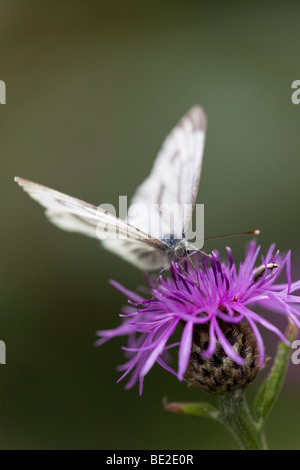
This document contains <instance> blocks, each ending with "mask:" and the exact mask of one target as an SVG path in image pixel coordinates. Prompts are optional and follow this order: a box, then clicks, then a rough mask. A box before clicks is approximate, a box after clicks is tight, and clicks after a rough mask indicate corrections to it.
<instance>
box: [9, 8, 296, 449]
mask: <svg viewBox="0 0 300 470" xmlns="http://www.w3.org/2000/svg"><path fill="white" fill-rule="evenodd" d="M0 6H1V17H0V48H1V62H0V64H1V67H0V79H1V80H4V81H5V82H6V86H7V104H6V105H2V106H0V121H1V126H0V159H1V173H0V178H1V184H0V205H1V221H2V223H1V231H0V237H1V269H0V272H1V283H0V289H1V295H0V303H1V322H0V325H1V326H0V331H1V334H0V339H2V340H4V341H5V342H6V346H7V365H6V366H2V367H1V371H0V372H1V379H0V383H1V386H0V401H1V407H0V447H1V448H2V449H15V448H21V449H29V448H31V449H32V448H33V449H53V448H59V449H64V448H72V449H75V448H77V449H87V448H99V449H101V448H103V449H127V448H131V449H135V448H136V449H193V448H201V449H230V448H231V449H235V448H237V445H236V443H235V441H234V440H233V438H232V437H231V436H230V435H229V434H228V433H227V431H225V430H224V429H223V428H222V427H221V425H219V424H217V423H214V422H210V421H208V420H206V419H202V420H201V419H193V418H190V417H184V416H176V415H171V414H168V413H167V412H165V411H164V410H163V408H162V398H163V397H164V396H167V397H168V399H169V400H197V399H201V400H203V399H205V400H210V397H209V396H208V395H206V394H205V393H204V392H203V393H202V392H201V393H200V392H198V391H196V390H192V389H187V388H186V385H185V384H183V383H179V382H178V381H177V380H176V378H175V377H173V376H171V374H168V373H167V372H165V371H164V370H163V369H161V368H159V366H157V367H155V368H154V369H153V370H152V371H151V372H150V374H149V375H148V376H147V377H146V381H145V388H144V393H143V396H142V398H140V397H139V396H138V390H137V387H135V388H134V389H132V390H130V391H125V390H124V389H123V386H124V383H120V384H116V380H117V378H118V372H116V370H115V367H116V365H118V364H120V363H122V362H123V353H122V351H121V349H120V347H121V345H122V344H123V342H122V339H120V340H115V341H112V342H110V343H108V344H106V345H104V346H102V347H101V348H95V347H94V344H93V343H94V340H95V331H96V330H97V329H104V328H112V327H115V326H117V325H118V323H119V317H118V314H119V312H120V309H121V306H122V305H123V304H124V302H125V300H126V299H125V298H124V297H123V296H122V295H121V294H120V293H118V292H116V291H115V290H114V289H113V288H112V287H110V286H109V285H108V279H110V278H113V279H116V280H118V281H119V282H121V283H123V284H125V285H126V286H127V287H129V288H131V289H135V287H136V286H137V285H139V284H142V283H143V282H144V281H143V277H142V274H141V273H140V272H138V271H137V270H136V269H135V268H134V267H132V266H130V265H129V264H126V263H125V262H123V261H122V260H121V259H119V258H118V257H116V256H114V255H112V254H111V253H108V252H105V251H104V250H102V249H100V248H99V246H98V243H97V241H95V240H92V239H88V238H85V237H83V236H80V235H75V234H68V233H65V232H62V231H59V230H58V229H57V228H56V227H54V226H52V225H51V224H49V223H48V221H47V220H46V218H45V217H44V215H43V211H42V209H41V208H40V207H39V206H38V205H37V204H36V203H35V202H33V201H31V200H30V199H29V198H28V197H27V196H26V195H25V194H24V193H23V192H22V191H21V190H20V188H18V187H17V186H16V185H15V184H14V183H13V177H14V176H15V175H18V176H23V177H25V178H29V179H32V180H34V181H37V182H40V183H43V184H46V185H49V186H52V187H54V188H56V189H59V190H61V191H63V192H66V193H68V194H71V195H75V196H77V197H79V198H82V199H84V200H86V201H90V202H93V203H95V204H97V205H98V204H100V203H112V204H117V202H118V196H119V195H128V196H129V197H130V196H132V194H133V192H134V190H135V188H136V186H137V185H138V184H139V183H140V182H141V181H142V179H143V178H145V177H146V176H147V175H148V173H149V170H150V168H151V166H152V164H153V160H154V157H155V155H156V152H157V151H158V149H159V147H160V144H161V142H162V140H163V139H164V137H165V136H166V134H167V133H168V132H169V130H170V129H171V128H172V126H173V125H174V124H175V123H176V122H177V121H178V120H179V118H180V117H181V116H182V115H183V114H184V113H185V112H186V111H187V110H188V109H189V108H190V107H191V106H192V105H193V104H195V103H200V104H202V105H203V107H204V108H205V110H206V113H207V116H208V134H207V143H206V149H205V157H204V166H203V171H202V177H201V183H200V191H199V198H198V202H201V203H204V204H205V235H206V236H209V235H217V234H222V233H228V232H234V231H243V230H249V229H254V228H259V229H260V230H261V231H262V235H261V236H260V242H261V243H262V246H263V249H266V248H267V247H268V245H269V243H270V242H273V241H274V242H276V244H277V245H278V247H279V248H280V249H281V250H282V251H285V250H287V249H288V248H292V249H293V252H294V258H293V260H294V274H295V276H297V275H298V278H299V277H300V268H298V269H297V264H298V266H299V262H300V250H299V235H300V224H299V220H298V219H299V215H298V209H299V176H300V158H299V157H300V140H299V136H300V106H295V105H293V104H292V102H291V93H292V90H291V83H292V81H294V80H296V79H299V78H300V61H299V50H300V36H299V14H300V5H299V2H296V1H295V2H292V1H290V2H263V1H262V2H256V3H255V2H251V3H248V4H246V2H201V1H185V2H183V1H177V0H173V1H170V0H169V1H165V0H152V1H151V2H150V1H149V2H147V1H144V2H139V1H132V0H127V1H126V2H125V1H123V2H122V1H114V0H113V1H109V2H108V1H106V2H104V1H85V2H83V1H72V2H71V1H53V0H52V1H51V2H50V1H43V2H37V1H28V0H22V1H21V0H14V2H11V1H8V0H2V1H0ZM227 243H228V244H230V245H231V246H232V248H233V249H234V252H235V253H236V256H237V257H240V256H242V253H243V252H244V246H245V239H242V238H239V239H232V240H228V241H226V242H224V241H223V240H220V241H218V242H215V243H214V244H212V242H210V244H207V245H205V248H206V249H207V250H210V249H213V248H215V247H216V248H218V249H220V250H221V251H222V252H223V250H224V246H225V244H227ZM297 272H298V274H297ZM273 343H274V344H275V343H276V341H275V337H273V336H272V337H271V343H270V345H269V347H270V351H271V352H270V351H268V353H270V354H271V353H272V347H273V348H274V344H273ZM299 371H300V366H293V368H291V369H290V373H289V377H288V379H287V381H286V383H285V386H284V389H283V393H282V395H281V398H280V400H279V401H278V403H277V405H276V408H275V409H274V410H273V413H272V414H271V416H270V418H269V420H268V422H267V435H268V441H269V444H270V447H271V448H273V449H276V448H277V449H278V448H282V449H300V438H299V435H300V434H299V429H300V406H299V405H300V400H299V390H300V380H299ZM261 375H262V374H261ZM260 380H261V378H260V379H259V378H258V379H257V381H256V383H254V385H253V386H252V387H251V390H250V395H251V393H253V390H255V388H256V387H257V384H258V383H259V382H260ZM252 389H253V390H252ZM212 401H213V399H212Z"/></svg>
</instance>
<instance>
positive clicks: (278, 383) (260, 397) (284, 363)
mask: <svg viewBox="0 0 300 470" xmlns="http://www.w3.org/2000/svg"><path fill="white" fill-rule="evenodd" d="M297 331H298V329H297V327H296V325H295V324H294V323H289V325H288V327H287V329H286V332H285V336H286V337H287V339H288V340H289V341H290V342H291V343H292V342H293V341H294V339H295V338H296V336H297ZM290 354H291V348H290V347H289V346H287V345H286V344H284V343H283V342H280V344H279V346H278V349H277V354H276V357H275V360H274V364H273V366H272V369H271V371H270V373H269V375H268V377H267V378H266V380H265V382H264V383H263V385H262V386H261V388H260V389H259V391H258V393H257V396H256V399H255V403H254V415H255V418H256V419H257V420H258V422H259V423H260V424H261V425H262V423H263V422H264V420H265V419H266V417H267V415H268V413H269V411H270V410H271V408H272V406H273V404H274V402H275V400H276V398H277V396H278V394H279V392H280V389H281V387H282V383H283V379H284V376H285V373H286V370H287V367H288V363H289V358H290Z"/></svg>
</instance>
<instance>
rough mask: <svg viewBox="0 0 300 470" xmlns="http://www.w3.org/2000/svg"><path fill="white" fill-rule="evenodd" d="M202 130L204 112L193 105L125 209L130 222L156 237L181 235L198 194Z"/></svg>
mask: <svg viewBox="0 0 300 470" xmlns="http://www.w3.org/2000/svg"><path fill="white" fill-rule="evenodd" d="M205 132H206V116H205V113H204V111H203V109H202V108H201V107H200V106H194V107H193V108H192V109H190V111H189V112H188V113H187V114H186V115H185V116H184V117H183V118H182V119H181V121H180V122H179V123H178V124H177V126H176V127H175V128H174V129H173V130H172V132H171V133H170V134H169V135H168V137H167V138H166V140H165V141H164V143H163V145H162V148H161V150H160V151H159V153H158V155H157V158H156V160H155V162H154V165H153V168H152V171H151V173H150V175H149V176H148V178H147V179H146V180H145V181H144V182H143V183H142V184H141V185H140V186H139V187H138V189H137V191H136V193H135V194H134V196H133V199H132V201H131V206H130V207H129V210H128V221H129V222H130V223H131V224H133V225H134V226H136V227H139V228H140V229H141V230H144V231H145V232H146V233H150V234H151V235H152V236H155V237H156V238H165V237H168V236H169V235H170V234H173V235H174V237H175V238H184V235H185V234H186V233H187V230H188V226H189V223H190V220H191V216H192V211H193V208H194V205H195V202H196V197H197V193H198V187H199V180H200V173H201V166H202V157H203V150H204V142H205ZM170 207H173V209H172V211H171V214H170V211H169V210H168V208H170Z"/></svg>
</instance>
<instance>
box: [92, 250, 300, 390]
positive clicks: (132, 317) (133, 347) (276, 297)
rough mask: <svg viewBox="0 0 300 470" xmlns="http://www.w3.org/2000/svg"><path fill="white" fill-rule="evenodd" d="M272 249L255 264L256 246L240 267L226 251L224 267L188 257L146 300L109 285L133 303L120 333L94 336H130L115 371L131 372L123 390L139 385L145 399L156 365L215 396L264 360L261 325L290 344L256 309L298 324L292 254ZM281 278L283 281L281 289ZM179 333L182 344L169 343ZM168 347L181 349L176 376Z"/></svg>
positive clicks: (213, 259)
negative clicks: (146, 383)
mask: <svg viewBox="0 0 300 470" xmlns="http://www.w3.org/2000/svg"><path fill="white" fill-rule="evenodd" d="M274 249H275V246H274V245H271V246H270V248H269V250H268V253H267V254H266V256H265V257H263V256H262V257H261V262H260V261H258V255H259V251H260V247H257V246H256V243H255V242H254V241H253V242H251V243H250V245H249V248H248V250H247V252H246V257H245V260H244V261H243V262H242V263H240V264H239V266H237V265H236V264H235V263H234V261H233V257H232V253H231V250H230V248H227V255H228V260H227V262H224V261H222V260H221V258H220V255H219V253H218V252H216V251H214V252H212V254H211V255H209V257H207V256H205V255H196V256H193V258H192V260H190V261H186V262H185V263H184V265H183V266H180V265H179V264H177V263H173V264H172V266H171V268H170V271H169V273H167V276H166V279H165V278H164V276H162V275H160V276H159V279H158V280H157V281H149V284H150V287H149V298H147V299H145V298H144V297H141V296H140V295H138V294H136V293H133V292H131V291H128V290H127V289H125V288H123V287H122V286H120V285H119V284H118V283H116V282H112V284H113V285H114V286H115V287H116V288H117V289H118V290H120V291H121V292H123V293H124V294H125V295H126V296H127V297H128V298H129V301H128V302H129V304H130V305H128V306H127V307H125V309H124V311H123V314H122V315H121V317H123V323H122V324H121V325H120V326H119V327H117V328H115V329H113V330H105V331H98V332H97V335H98V336H99V337H100V339H99V340H98V341H97V343H96V344H97V345H100V344H103V343H104V342H106V341H107V340H109V339H111V338H113V337H116V336H123V335H125V336H128V345H127V346H126V347H124V348H123V349H124V350H125V352H126V355H127V357H128V360H127V362H126V363H125V364H123V365H122V366H119V370H121V371H123V375H122V376H121V377H120V379H119V380H121V379H123V378H124V377H125V376H127V375H128V374H130V373H131V378H130V380H129V382H128V383H127V385H126V388H130V387H132V386H133V385H134V384H135V383H136V382H137V381H139V389H140V393H142V388H143V381H144V377H145V375H146V374H147V373H148V372H149V371H150V369H151V368H152V367H153V365H154V364H155V363H158V364H159V365H161V366H162V367H163V368H165V369H166V370H167V371H169V372H172V373H173V374H175V375H176V376H177V378H178V379H179V380H184V376H185V375H187V376H188V377H189V378H192V382H193V383H197V384H198V385H199V386H200V387H201V388H204V389H206V390H209V391H212V392H224V391H226V390H234V389H235V388H244V387H245V386H246V385H247V384H248V383H250V382H251V381H252V380H253V379H254V377H255V375H256V373H257V371H258V369H259V368H261V367H263V365H264V362H265V352H264V342H263V339H262V336H261V333H260V331H259V328H258V325H259V326H263V327H265V328H267V329H268V330H270V331H272V332H273V333H275V334H276V335H277V336H278V338H279V339H280V340H282V341H284V342H285V343H286V344H288V345H290V343H289V341H288V340H287V339H286V338H285V336H284V334H283V333H282V332H281V331H280V329H279V328H278V327H277V326H275V325H274V324H273V323H271V322H270V321H268V320H266V319H265V318H264V317H263V316H262V315H261V314H258V313H257V312H255V311H254V307H255V306H263V307H265V308H266V309H268V310H270V311H272V312H276V313H281V314H282V315H284V316H285V317H286V318H287V319H289V320H290V321H293V322H294V323H295V324H296V325H297V326H298V327H299V326H300V321H299V316H300V313H299V309H298V306H299V304H300V297H299V296H296V295H293V294H292V293H293V292H294V291H295V290H297V289H299V288H300V281H298V282H295V283H292V282H291V266H290V264H291V262H290V258H291V255H290V252H288V253H287V254H286V255H285V256H284V257H282V258H281V259H280V256H279V253H278V252H277V253H275V254H274ZM197 256H198V257H197ZM275 261H276V263H275ZM283 272H284V273H285V274H286V278H287V279H286V280H287V282H286V283H280V284H279V283H277V281H278V277H279V276H280V275H281V274H282V273H283ZM178 330H179V333H180V334H181V336H180V338H179V341H178V342H176V341H175V342H174V340H173V343H172V341H171V338H172V337H174V334H175V331H176V332H178ZM175 336H176V334H175ZM177 339H178V338H177ZM172 348H177V349H178V366H177V370H174V369H172V368H171V367H170V365H169V360H170V353H169V350H170V349H172Z"/></svg>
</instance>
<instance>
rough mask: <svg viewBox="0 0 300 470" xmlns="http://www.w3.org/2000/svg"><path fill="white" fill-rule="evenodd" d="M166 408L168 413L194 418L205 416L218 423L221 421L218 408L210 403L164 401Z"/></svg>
mask: <svg viewBox="0 0 300 470" xmlns="http://www.w3.org/2000/svg"><path fill="white" fill-rule="evenodd" d="M164 407H165V409H166V410H167V411H171V412H172V413H179V414H185V415H193V416H205V417H207V418H212V419H215V420H217V421H219V419H220V412H219V410H218V409H217V408H215V407H214V406H213V405H210V403H205V402H190V403H189V402H171V403H167V402H166V400H164Z"/></svg>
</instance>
